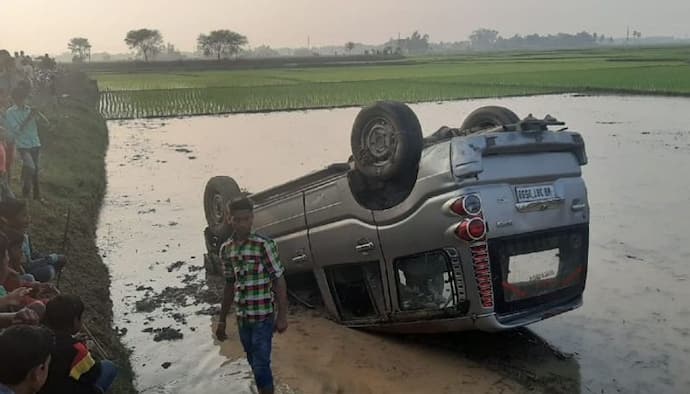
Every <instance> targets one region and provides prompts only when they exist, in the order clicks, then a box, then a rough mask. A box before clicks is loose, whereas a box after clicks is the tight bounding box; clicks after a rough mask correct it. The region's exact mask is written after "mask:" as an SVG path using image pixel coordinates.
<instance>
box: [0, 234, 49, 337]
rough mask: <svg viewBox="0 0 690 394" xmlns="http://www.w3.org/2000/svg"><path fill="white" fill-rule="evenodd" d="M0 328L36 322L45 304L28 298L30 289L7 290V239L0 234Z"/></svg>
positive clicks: (43, 310) (8, 271) (8, 272)
mask: <svg viewBox="0 0 690 394" xmlns="http://www.w3.org/2000/svg"><path fill="white" fill-rule="evenodd" d="M0 256H2V257H0V328H5V327H8V326H10V325H13V324H37V323H38V321H39V319H40V318H41V317H42V316H43V313H44V312H45V306H44V305H43V303H41V302H37V301H36V300H33V299H31V298H30V293H31V292H32V289H30V288H27V287H17V288H15V289H13V291H11V292H8V291H7V290H6V289H5V283H6V281H7V278H8V276H9V275H10V274H11V270H10V268H9V264H8V262H9V259H8V257H7V239H5V237H3V236H0Z"/></svg>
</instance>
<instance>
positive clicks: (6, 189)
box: [0, 66, 14, 201]
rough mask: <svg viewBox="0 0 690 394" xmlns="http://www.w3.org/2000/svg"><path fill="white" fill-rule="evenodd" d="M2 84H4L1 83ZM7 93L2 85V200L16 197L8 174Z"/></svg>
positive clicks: (0, 129) (0, 149) (0, 115)
mask: <svg viewBox="0 0 690 394" xmlns="http://www.w3.org/2000/svg"><path fill="white" fill-rule="evenodd" d="M0 68H1V66H0ZM1 72H2V71H0V73H1ZM0 78H1V76H0ZM0 85H2V84H1V83H0ZM7 93H8V92H7V90H5V89H4V88H3V87H2V86H0V201H3V200H5V199H7V198H14V194H13V193H12V190H11V189H10V178H9V175H8V174H7V145H6V141H7V130H6V129H5V111H6V110H7V108H8V107H9V97H8V96H7ZM13 149H14V147H13Z"/></svg>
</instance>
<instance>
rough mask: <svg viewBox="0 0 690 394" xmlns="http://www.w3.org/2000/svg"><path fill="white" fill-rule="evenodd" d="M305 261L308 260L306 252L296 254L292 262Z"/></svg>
mask: <svg viewBox="0 0 690 394" xmlns="http://www.w3.org/2000/svg"><path fill="white" fill-rule="evenodd" d="M305 261H307V255H306V254H304V253H302V254H298V255H295V256H294V257H293V258H292V262H293V263H298V264H299V263H304V262H305Z"/></svg>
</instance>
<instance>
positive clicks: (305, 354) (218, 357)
mask: <svg viewBox="0 0 690 394" xmlns="http://www.w3.org/2000/svg"><path fill="white" fill-rule="evenodd" d="M487 104H499V105H505V106H508V107H511V108H512V109H514V110H515V111H516V112H518V113H519V114H520V115H525V114H527V113H529V112H533V113H535V114H538V115H544V114H546V113H551V114H553V115H555V116H557V117H558V118H560V119H563V120H566V121H567V122H568V125H569V126H570V128H571V129H573V130H577V131H580V132H581V133H582V134H583V135H584V137H585V141H586V143H587V149H588V155H589V159H590V163H589V164H588V165H587V166H586V167H585V169H584V174H585V178H586V181H587V184H588V188H589V193H590V202H591V206H592V216H591V218H592V223H591V235H590V236H591V245H590V270H589V278H588V283H587V290H586V292H585V300H584V306H583V307H582V308H580V309H578V310H576V311H574V312H571V313H567V314H565V315H562V316H558V317H555V318H552V319H550V320H547V321H544V322H541V323H538V324H534V325H532V326H530V327H529V329H527V330H518V331H515V332H510V333H502V334H492V335H488V334H481V333H469V334H468V333H463V334H454V335H439V336H426V337H396V336H377V335H373V334H367V333H363V332H359V331H354V330H348V329H345V328H342V327H339V326H337V325H335V324H334V323H332V322H330V321H327V320H325V319H323V318H322V317H320V316H318V314H315V313H313V312H305V311H296V312H294V313H293V314H291V315H290V320H289V322H290V325H291V329H290V330H289V331H288V333H287V334H286V335H284V336H281V337H279V338H277V340H276V348H277V350H276V354H275V370H276V373H277V377H278V382H279V383H280V385H281V389H282V391H283V392H290V391H293V390H294V391H297V392H308V393H310V392H353V393H365V392H449V393H452V392H457V391H458V388H459V387H462V388H463V391H472V392H520V391H525V390H531V391H546V392H552V391H561V392H583V393H590V392H591V393H594V392H596V393H600V392H607V393H608V392H640V393H645V392H651V391H654V392H659V393H661V392H663V393H666V392H671V393H673V392H678V393H680V392H686V390H687V387H689V386H690V376H688V374H687V371H688V370H690V301H688V300H689V299H690V286H689V284H690V265H689V264H688V261H689V260H690V242H688V239H689V238H688V235H687V234H688V233H689V232H690V180H689V178H688V174H689V173H690V112H689V111H688V109H690V100H688V99H680V98H646V97H576V96H540V97H527V98H511V99H502V100H476V101H463V102H452V103H442V104H420V105H414V106H413V109H414V110H415V112H416V113H417V115H418V117H419V118H420V121H421V123H422V126H423V127H424V129H425V131H426V132H427V133H429V132H433V131H434V130H435V129H436V128H437V127H438V126H441V125H444V124H447V125H450V126H457V125H459V124H460V123H461V121H462V118H463V117H464V115H466V114H468V113H469V112H470V111H471V110H473V109H474V108H476V107H478V106H481V105H487ZM356 113H357V109H338V110H331V111H307V112H291V113H275V114H267V115H263V114H259V115H233V116H226V117H195V118H184V119H166V120H150V121H127V122H111V123H109V129H110V149H109V152H108V157H107V169H108V192H107V196H106V202H105V205H104V208H103V211H102V214H101V222H100V226H99V231H98V237H99V246H100V248H101V251H102V254H103V256H104V260H105V261H106V263H107V264H108V265H109V266H110V270H111V274H112V277H113V284H112V294H113V301H114V303H115V308H116V310H115V313H116V320H115V321H116V325H118V326H119V327H120V328H124V329H126V333H125V334H124V341H125V343H126V344H127V345H128V346H130V347H131V348H132V349H133V355H132V364H133V366H134V368H135V371H136V372H137V374H138V381H137V385H138V387H139V388H140V389H141V390H142V391H143V392H147V393H158V392H161V393H163V392H166V393H167V392H209V393H215V392H251V391H250V390H251V376H250V374H249V372H248V367H247V364H246V362H245V361H244V360H243V359H242V353H241V350H240V348H239V346H238V344H237V338H236V335H234V333H233V332H232V330H231V329H230V331H231V332H230V334H231V335H230V340H229V341H226V342H225V343H223V344H222V345H221V344H218V343H217V342H214V340H213V336H212V324H213V323H212V322H213V319H212V317H211V316H210V315H208V314H198V313H199V312H205V311H206V310H207V309H208V308H209V304H207V303H206V302H207V301H210V300H213V298H214V294H213V289H209V288H208V287H206V286H205V285H204V283H205V281H204V280H203V279H204V278H203V276H204V275H203V271H198V270H197V269H198V267H200V266H201V265H202V256H203V247H204V245H203V238H202V230H203V227H204V216H203V208H202V205H201V197H202V192H203V187H204V185H205V182H206V181H207V179H208V178H209V177H210V176H213V175H218V174H225V175H231V176H233V177H235V179H237V181H238V182H239V183H240V184H241V185H242V186H243V187H246V188H247V189H249V190H254V191H256V190H260V189H261V188H264V187H267V186H271V185H274V184H275V183H277V182H282V181H287V180H289V179H291V178H294V177H297V176H300V175H302V174H304V173H305V172H308V171H311V170H315V169H318V168H320V167H322V166H324V165H326V164H329V163H331V162H336V161H343V160H345V159H346V158H347V157H348V156H349V153H350V151H349V129H350V127H351V123H352V120H353V119H354V117H355V115H356ZM166 287H171V288H172V289H168V291H167V292H166V294H168V295H170V296H169V297H168V298H166V299H165V301H166V302H164V303H162V304H161V303H157V304H156V303H142V302H141V300H143V299H148V300H150V297H151V296H152V295H155V294H157V293H160V292H162V291H163V290H164V289H165V288H166ZM176 289H182V290H179V291H177V290H176ZM147 296H148V297H147ZM137 301H140V303H139V304H137ZM209 313H213V311H212V310H211V311H209ZM161 329H167V330H165V331H163V332H161ZM163 334H172V335H168V336H165V335H163ZM179 336H182V338H177V337H179ZM161 337H162V338H161ZM154 338H155V339H157V340H160V341H158V342H157V341H155V340H154ZM167 339H172V340H167Z"/></svg>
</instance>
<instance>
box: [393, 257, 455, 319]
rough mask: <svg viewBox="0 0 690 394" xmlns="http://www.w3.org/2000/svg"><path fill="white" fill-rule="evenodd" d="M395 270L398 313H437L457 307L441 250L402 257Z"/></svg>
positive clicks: (448, 268)
mask: <svg viewBox="0 0 690 394" xmlns="http://www.w3.org/2000/svg"><path fill="white" fill-rule="evenodd" d="M394 267H395V274H396V279H397V287H398V302H399V304H400V309H401V310H403V311H412V310H419V309H433V310H439V309H445V308H451V307H455V306H456V305H457V302H458V301H457V295H456V289H455V286H454V285H453V283H454V279H453V273H452V271H451V265H450V259H449V257H448V255H447V254H446V253H445V252H444V251H442V250H437V251H432V252H427V253H422V254H417V255H413V256H406V257H402V258H399V259H397V260H396V261H395V263H394Z"/></svg>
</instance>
